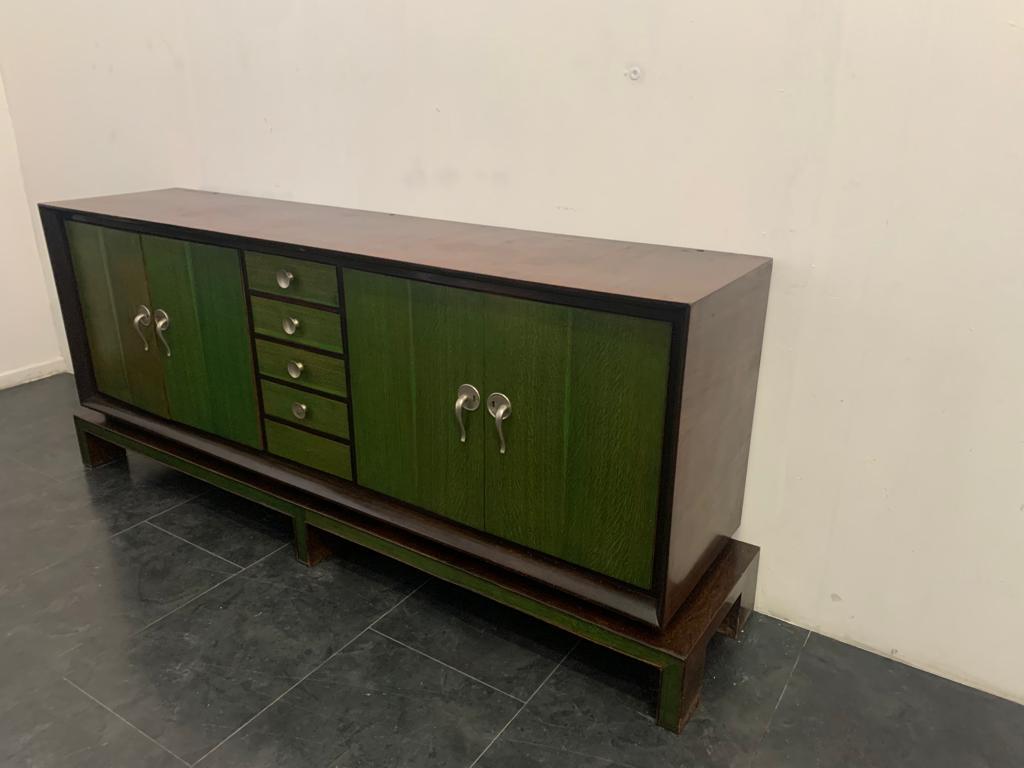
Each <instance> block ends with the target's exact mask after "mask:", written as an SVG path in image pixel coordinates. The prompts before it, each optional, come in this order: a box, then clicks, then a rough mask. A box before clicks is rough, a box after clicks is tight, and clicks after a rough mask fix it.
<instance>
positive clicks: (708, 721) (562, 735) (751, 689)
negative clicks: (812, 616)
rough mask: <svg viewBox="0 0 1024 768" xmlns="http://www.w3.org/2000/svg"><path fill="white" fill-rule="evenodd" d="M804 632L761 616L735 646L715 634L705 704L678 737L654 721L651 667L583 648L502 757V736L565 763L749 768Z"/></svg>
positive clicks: (534, 704)
mask: <svg viewBox="0 0 1024 768" xmlns="http://www.w3.org/2000/svg"><path fill="white" fill-rule="evenodd" d="M806 637H807V632H806V630H801V629H798V628H797V627H794V626H791V625H789V624H785V623H783V622H779V621H775V620H773V619H769V618H767V617H764V616H760V615H757V614H755V615H754V616H752V617H751V619H750V622H749V623H748V625H747V629H746V631H745V632H744V634H743V636H742V638H741V641H740V642H736V641H734V640H730V639H728V638H725V637H721V636H718V637H716V638H715V639H714V640H713V641H712V644H711V646H710V647H709V650H708V654H709V655H708V666H707V674H706V677H705V681H704V688H703V691H702V696H701V704H700V706H699V707H698V710H697V712H696V713H695V714H694V716H693V718H692V719H691V721H690V723H689V725H688V726H687V728H686V730H685V731H684V732H683V734H682V735H681V736H676V735H674V734H672V733H670V732H669V731H666V730H665V729H663V728H660V727H658V725H657V724H656V723H655V721H654V717H653V715H654V702H655V700H656V684H657V675H656V673H655V671H654V670H653V669H652V668H649V667H646V666H644V665H641V664H638V663H634V662H630V661H628V660H626V659H624V658H623V657H622V656H618V655H616V654H612V653H610V652H608V651H605V650H603V649H599V648H596V647H595V646H591V645H584V646H580V648H578V649H577V650H576V651H574V652H573V653H572V655H570V657H569V658H568V659H567V660H566V661H565V663H564V664H562V666H561V667H559V668H558V670H557V671H556V672H555V673H554V674H553V675H552V676H551V679H550V680H548V682H547V683H546V684H545V685H544V687H543V688H541V689H540V691H539V692H538V693H537V695H536V696H535V697H534V698H533V700H532V701H531V702H530V703H529V704H528V705H527V707H526V709H525V710H524V711H523V712H522V714H520V715H519V717H517V718H516V719H515V721H513V723H512V725H511V726H509V728H508V730H506V731H505V733H504V734H503V736H502V738H501V739H500V740H499V742H498V744H497V745H496V746H499V745H500V746H501V750H502V751H499V755H500V754H508V753H509V752H510V751H512V747H510V746H506V745H504V744H503V742H506V741H507V742H524V743H528V744H536V745H539V746H544V747H548V748H550V749H555V750H562V751H565V752H566V753H567V757H566V761H567V762H569V761H576V762H577V763H578V762H579V760H581V759H582V757H581V756H585V757H593V758H599V759H602V760H607V761H610V762H613V763H614V762H618V763H622V764H624V765H630V766H635V767H636V768H648V766H650V768H663V766H669V765H671V766H675V765H687V766H688V765H700V766H730V767H732V766H745V765H747V764H748V763H749V760H750V757H751V756H752V754H753V751H754V749H755V748H756V746H757V744H758V742H759V740H760V737H761V735H762V734H763V732H764V729H765V727H766V726H767V724H768V721H769V719H770V717H771V713H772V710H773V709H774V707H775V704H776V702H777V701H778V698H779V694H780V693H781V692H782V689H783V687H784V686H785V684H786V680H787V678H788V677H789V675H790V673H791V671H792V669H793V664H794V663H795V661H796V659H797V656H798V654H799V652H800V649H801V647H802V645H803V643H804V641H805V639H806ZM570 764H572V763H570ZM583 764H584V765H585V764H586V763H583Z"/></svg>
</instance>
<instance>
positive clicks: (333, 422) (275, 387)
mask: <svg viewBox="0 0 1024 768" xmlns="http://www.w3.org/2000/svg"><path fill="white" fill-rule="evenodd" d="M262 387H263V412H264V413H265V414H266V415H267V416H274V417H276V418H278V419H282V420H284V421H288V422H291V423H292V424H296V425H299V426H303V427H308V428H309V429H315V430H317V431H318V432H326V433H327V434H329V435H333V436H334V437H345V438H347V437H348V406H347V405H346V404H345V403H343V402H341V401H340V400H331V399H329V398H326V397H322V396H321V395H314V394H312V393H310V392H305V391H303V390H301V389H296V388H295V387H288V386H285V385H284V384H275V383H274V382H273V381H264V382H263V384H262Z"/></svg>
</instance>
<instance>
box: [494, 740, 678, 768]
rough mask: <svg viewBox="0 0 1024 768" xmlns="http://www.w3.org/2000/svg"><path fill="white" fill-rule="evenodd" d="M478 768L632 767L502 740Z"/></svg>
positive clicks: (539, 746)
mask: <svg viewBox="0 0 1024 768" xmlns="http://www.w3.org/2000/svg"><path fill="white" fill-rule="evenodd" d="M474 768H629V765H628V764H627V763H616V762H614V761H611V760H602V759H601V758H600V757H594V756H592V755H581V754H578V753H576V752H566V751H564V750H561V749H552V748H551V747H544V746H541V745H539V744H528V743H526V742H523V741H513V740H512V739H506V738H502V739H500V740H499V741H498V742H497V743H495V745H494V746H493V747H491V748H490V749H488V750H487V753H486V754H485V755H484V756H483V757H482V758H481V759H480V762H478V763H477V764H476V766H475V767H474ZM687 768H689V767H687Z"/></svg>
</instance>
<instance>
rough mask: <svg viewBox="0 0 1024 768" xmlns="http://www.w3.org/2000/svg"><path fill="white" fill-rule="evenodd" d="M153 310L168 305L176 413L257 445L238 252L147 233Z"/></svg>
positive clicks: (168, 372) (168, 365) (167, 369)
mask: <svg viewBox="0 0 1024 768" xmlns="http://www.w3.org/2000/svg"><path fill="white" fill-rule="evenodd" d="M142 250H143V254H144V257H145V263H146V274H147V275H148V277H149V284H150V292H151V294H152V298H153V311H154V312H156V311H157V309H162V310H164V311H165V312H166V313H167V315H168V317H169V318H170V325H169V326H168V328H167V330H166V331H165V332H164V336H165V338H166V339H167V342H168V344H169V346H170V349H171V355H170V357H168V356H166V353H165V350H164V347H163V345H162V344H160V343H159V342H158V343H157V344H156V350H155V352H156V355H157V356H158V357H159V359H160V360H161V361H162V363H163V367H164V378H165V386H166V390H167V399H168V403H169V405H170V418H171V419H173V420H174V421H178V422H180V423H182V424H187V425H189V426H191V427H195V428H196V429H201V430H203V431H205V432H209V433H211V434H214V435H218V436H220V437H223V438H226V439H228V440H233V441H235V442H238V443H241V444H243V445H248V446H250V447H253V448H259V447H261V444H262V438H261V435H260V419H259V411H258V408H257V404H256V384H255V379H254V376H253V361H252V353H251V348H250V344H249V327H248V322H247V318H246V306H245V293H244V287H243V285H242V271H241V262H240V260H239V253H238V251H236V250H232V249H230V248H220V247H217V246H212V245H201V244H198V243H189V242H186V241H184V240H173V239H171V238H166V237H152V236H148V235H147V236H143V237H142Z"/></svg>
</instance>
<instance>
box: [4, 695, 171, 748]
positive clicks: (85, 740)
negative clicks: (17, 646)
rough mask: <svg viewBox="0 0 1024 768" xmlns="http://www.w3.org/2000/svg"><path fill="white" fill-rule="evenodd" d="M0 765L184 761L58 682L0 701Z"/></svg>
mask: <svg viewBox="0 0 1024 768" xmlns="http://www.w3.org/2000/svg"><path fill="white" fill-rule="evenodd" d="M0 764H3V765H4V766H7V767H8V768H111V767H112V766H118V767H120V766H146V768H171V767H172V766H174V767H175V768H181V766H182V763H181V762H180V761H178V760H177V759H175V758H174V757H173V756H172V755H170V754H169V753H168V752H166V751H165V750H164V749H162V748H161V747H160V746H158V745H156V744H154V743H153V742H152V741H150V740H149V739H147V738H146V737H145V736H143V735H142V734H141V733H139V732H138V731H136V730H135V729H134V728H132V727H131V726H129V725H127V724H126V723H124V722H123V721H122V720H120V719H118V718H117V717H115V716H114V715H112V714H111V713H110V712H108V711H107V710H105V709H104V708H103V707H101V706H100V705H98V704H97V703H96V702H94V701H92V700H91V699H89V697H87V696H85V695H83V694H82V693H81V692H79V691H77V690H75V688H74V687H73V686H71V685H70V684H68V683H67V682H65V681H64V680H60V679H57V680H55V681H54V682H52V683H51V684H49V685H47V686H46V687H45V688H42V689H40V690H37V691H34V692H33V693H32V694H30V695H28V696H21V697H18V698H16V699H14V698H9V697H4V698H3V699H2V701H0Z"/></svg>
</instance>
